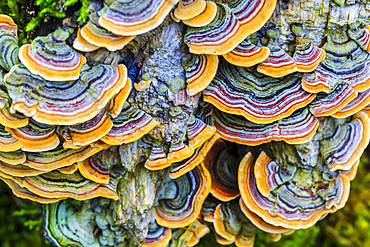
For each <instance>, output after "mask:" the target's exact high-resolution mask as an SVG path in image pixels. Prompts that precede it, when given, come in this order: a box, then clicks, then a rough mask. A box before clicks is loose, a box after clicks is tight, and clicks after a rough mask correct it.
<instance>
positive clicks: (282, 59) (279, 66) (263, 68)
mask: <svg viewBox="0 0 370 247" xmlns="http://www.w3.org/2000/svg"><path fill="white" fill-rule="evenodd" d="M266 35H267V36H268V37H269V39H270V40H269V43H268V46H267V47H268V48H269V49H270V54H269V56H268V58H267V59H266V60H264V61H263V62H262V63H260V64H259V65H258V66H257V71H258V72H260V73H262V74H265V75H268V76H271V77H277V78H279V77H283V76H286V75H289V74H291V73H294V72H297V71H298V67H297V65H296V63H295V62H294V59H293V58H292V57H291V56H289V55H288V54H287V53H286V52H285V51H284V50H283V49H281V47H280V46H279V45H278V41H277V40H278V37H279V31H278V29H276V28H270V29H267V30H266Z"/></svg>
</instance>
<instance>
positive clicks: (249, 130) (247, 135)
mask: <svg viewBox="0 0 370 247" xmlns="http://www.w3.org/2000/svg"><path fill="white" fill-rule="evenodd" d="M212 120H213V121H214V125H215V127H216V133H217V134H218V135H220V136H221V138H223V139H225V140H228V141H232V142H236V143H240V144H245V145H250V146H255V145H260V144H263V143H267V142H270V141H285V142H287V143H291V144H299V143H305V142H307V141H309V140H310V139H311V138H312V137H313V135H314V134H315V132H316V129H317V127H318V126H319V121H318V120H317V118H315V117H314V116H313V115H312V113H310V111H309V110H308V109H307V108H303V109H300V110H297V111H296V112H294V113H293V114H292V115H290V116H289V117H287V118H284V119H281V120H278V121H275V122H273V123H270V124H256V123H253V122H250V121H248V120H246V119H245V118H243V117H242V116H235V115H231V114H227V113H224V112H222V111H220V110H217V109H214V110H213V114H212Z"/></svg>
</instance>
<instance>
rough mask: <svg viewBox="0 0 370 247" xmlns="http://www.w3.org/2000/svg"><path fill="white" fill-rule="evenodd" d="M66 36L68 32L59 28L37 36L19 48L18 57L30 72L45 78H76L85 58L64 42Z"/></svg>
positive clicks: (59, 79) (51, 79)
mask: <svg viewBox="0 0 370 247" xmlns="http://www.w3.org/2000/svg"><path fill="white" fill-rule="evenodd" d="M68 37H69V32H67V31H64V30H63V29H61V28H59V29H57V30H56V31H55V32H54V33H51V34H49V35H48V36H46V37H37V38H36V39H34V40H33V41H32V43H31V44H27V45H23V46H22V47H21V48H20V49H19V59H20V60H21V62H22V63H23V64H24V65H25V66H26V67H27V69H28V70H30V71H31V73H33V74H35V75H40V76H41V77H43V78H44V79H45V80H49V81H70V80H77V79H78V78H79V76H80V70H81V67H82V65H83V64H84V63H85V62H86V58H85V57H84V56H82V55H81V54H79V53H77V52H76V51H74V50H72V49H71V48H70V47H69V46H68V45H67V44H66V43H65V40H66V39H67V38H68Z"/></svg>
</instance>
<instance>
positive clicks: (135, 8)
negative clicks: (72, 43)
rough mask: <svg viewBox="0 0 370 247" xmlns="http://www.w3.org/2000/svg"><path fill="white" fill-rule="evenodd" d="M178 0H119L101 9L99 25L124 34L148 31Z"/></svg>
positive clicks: (129, 34) (159, 21)
mask: <svg viewBox="0 0 370 247" xmlns="http://www.w3.org/2000/svg"><path fill="white" fill-rule="evenodd" d="M107 2H109V1H107ZM177 2H178V0H155V1H152V0H144V1H142V0H130V1H125V0H118V1H115V2H113V3H111V4H108V5H107V6H105V7H104V8H103V9H102V10H101V14H99V15H100V18H99V25H100V26H102V27H103V28H105V29H107V30H108V31H110V32H112V33H115V34H118V35H123V36H133V35H138V34H142V33H146V32H148V31H150V30H152V29H154V28H156V27H157V26H159V25H160V24H161V23H162V21H163V19H164V18H165V17H166V16H167V14H168V13H169V12H170V11H171V9H172V7H173V6H174V5H175V4H176V3H177Z"/></svg>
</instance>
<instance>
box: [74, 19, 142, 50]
mask: <svg viewBox="0 0 370 247" xmlns="http://www.w3.org/2000/svg"><path fill="white" fill-rule="evenodd" d="M98 20H99V16H98V13H92V14H91V15H90V19H89V21H88V22H87V24H86V25H85V26H84V27H83V28H82V29H81V30H80V32H79V34H78V35H80V36H81V37H82V39H81V37H80V38H79V39H77V40H76V41H75V42H74V43H73V47H74V48H75V49H77V50H80V51H93V50H95V49H98V48H99V47H105V48H107V49H108V50H109V51H116V50H120V49H122V48H123V47H124V46H125V45H127V44H128V43H129V42H130V41H131V40H133V39H134V38H135V37H136V36H135V35H134V36H122V35H116V34H114V33H111V32H109V31H107V30H106V29H105V28H103V27H101V26H100V25H99V24H98ZM83 41H86V42H87V44H83V43H84V42H83ZM94 46H95V47H96V48H94ZM90 47H91V48H90Z"/></svg>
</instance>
